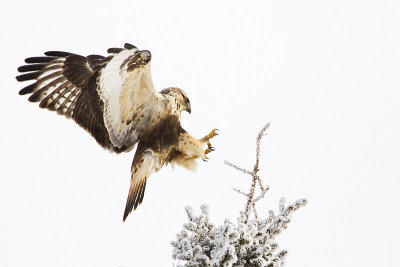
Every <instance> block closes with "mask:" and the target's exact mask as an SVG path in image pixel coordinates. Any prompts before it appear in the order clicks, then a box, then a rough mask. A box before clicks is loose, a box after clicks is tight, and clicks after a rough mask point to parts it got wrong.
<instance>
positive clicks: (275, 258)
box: [171, 123, 307, 267]
mask: <svg viewBox="0 0 400 267" xmlns="http://www.w3.org/2000/svg"><path fill="white" fill-rule="evenodd" d="M269 125H270V124H269V123H268V124H266V125H265V126H264V127H263V128H262V129H261V131H260V133H259V134H258V136H257V150H256V163H255V165H254V167H253V170H252V171H250V170H247V169H244V168H242V167H240V166H238V165H236V164H233V163H230V162H227V161H226V162H225V164H227V165H229V166H231V167H233V168H235V169H237V170H239V171H241V172H243V173H245V174H248V175H250V176H251V177H252V179H251V188H250V191H249V192H248V193H245V192H243V191H241V190H239V189H234V190H235V191H236V192H238V193H240V194H242V195H244V196H245V197H246V198H247V200H246V205H245V209H244V211H240V216H239V218H238V220H237V223H232V222H231V221H229V220H225V222H224V224H223V225H220V226H215V225H213V224H212V223H210V222H209V213H208V206H207V205H204V204H203V205H202V206H201V214H199V215H197V216H196V215H194V213H193V210H192V208H191V207H189V206H187V207H186V213H187V216H188V219H189V222H188V223H185V224H184V225H183V230H182V231H181V232H180V233H178V234H177V240H176V241H172V242H171V245H172V246H173V247H174V249H173V254H172V257H173V258H174V259H175V260H177V265H176V266H177V267H206V266H212V267H219V266H222V267H230V266H236V267H250V266H260V267H261V266H263V267H264V266H266V267H273V266H281V265H282V264H283V258H284V256H285V255H286V254H287V251H286V250H278V244H277V243H276V242H275V238H276V236H277V235H278V234H280V233H281V232H282V230H284V229H286V227H287V224H288V223H289V222H290V219H291V216H292V214H293V212H294V211H296V210H297V209H298V208H300V207H301V206H304V205H305V204H306V203H307V200H306V199H300V200H297V201H296V202H294V203H293V204H291V205H288V206H286V205H285V199H284V198H281V200H280V201H279V212H278V214H275V213H274V212H273V211H272V210H270V211H269V212H268V214H267V215H266V216H265V218H264V219H262V218H260V217H259V215H258V214H257V212H256V205H255V203H256V202H257V201H259V200H260V199H262V198H264V196H265V193H266V192H267V191H268V189H269V187H268V186H263V185H262V182H261V179H260V177H259V176H258V171H259V162H260V141H261V138H262V137H263V136H264V132H265V131H266V130H267V129H268V127H269ZM257 188H258V191H260V193H259V194H258V196H255V192H256V189H257Z"/></svg>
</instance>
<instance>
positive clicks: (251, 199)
mask: <svg viewBox="0 0 400 267" xmlns="http://www.w3.org/2000/svg"><path fill="white" fill-rule="evenodd" d="M270 125H271V123H267V124H266V125H264V127H263V128H262V129H261V131H260V132H259V133H258V135H257V139H256V163H255V164H254V167H253V171H249V170H247V169H245V168H242V167H240V166H238V165H237V164H234V163H231V162H229V161H225V164H226V165H228V166H231V167H232V168H234V169H236V170H238V171H241V172H243V173H245V174H248V175H250V176H251V177H252V182H251V188H250V192H249V193H243V192H242V191H240V190H238V189H234V190H235V191H236V192H238V193H240V194H242V195H245V196H246V197H247V203H246V208H245V211H244V215H245V220H244V223H247V221H248V220H249V217H250V213H251V210H252V209H253V212H254V216H255V217H256V218H257V212H256V208H255V202H256V201H258V200H260V199H261V198H263V197H264V195H265V193H266V192H267V191H268V189H269V188H268V187H266V188H265V189H264V186H263V185H262V182H261V179H260V177H259V176H258V175H257V173H258V171H259V164H260V143H261V138H262V137H263V136H264V135H265V131H266V130H267V129H268V128H269V126H270ZM257 182H258V185H259V187H260V189H261V194H260V195H259V196H258V197H256V198H255V199H254V193H255V190H256V185H257Z"/></svg>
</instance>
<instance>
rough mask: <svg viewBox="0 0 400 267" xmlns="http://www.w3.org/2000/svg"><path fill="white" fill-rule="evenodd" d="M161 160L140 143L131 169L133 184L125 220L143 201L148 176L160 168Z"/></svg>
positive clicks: (126, 207) (127, 201) (130, 189)
mask: <svg viewBox="0 0 400 267" xmlns="http://www.w3.org/2000/svg"><path fill="white" fill-rule="evenodd" d="M160 165H161V161H160V158H159V156H158V155H157V153H156V152H154V151H153V150H151V149H150V148H147V147H145V146H142V143H139V145H138V148H137V150H136V154H135V157H134V158H133V162H132V169H131V172H132V174H131V186H130V188H129V194H128V199H127V200H126V206H125V212H124V217H123V221H125V219H126V217H128V215H129V213H131V211H132V210H135V209H136V208H137V206H138V205H139V204H141V203H142V201H143V197H144V191H145V189H146V181H147V178H148V177H149V176H150V175H151V174H152V173H154V172H156V171H157V170H159V169H160V167H161V166H160Z"/></svg>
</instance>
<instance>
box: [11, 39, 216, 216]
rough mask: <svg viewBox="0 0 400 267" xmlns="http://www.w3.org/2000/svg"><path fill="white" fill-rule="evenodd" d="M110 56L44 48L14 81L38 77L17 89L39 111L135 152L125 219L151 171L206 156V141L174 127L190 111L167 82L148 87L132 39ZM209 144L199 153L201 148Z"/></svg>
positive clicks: (142, 55) (143, 57)
mask: <svg viewBox="0 0 400 267" xmlns="http://www.w3.org/2000/svg"><path fill="white" fill-rule="evenodd" d="M107 51H108V53H111V54H112V55H110V56H108V57H103V56H99V55H90V56H87V57H84V56H80V55H77V54H73V53H68V52H61V51H49V52H46V53H45V56H44V57H31V58H27V59H26V60H25V62H26V63H28V64H27V65H24V66H21V67H19V68H18V71H19V72H22V73H23V74H21V75H19V76H17V77H16V78H17V80H18V81H21V82H23V81H28V80H36V81H35V82H34V83H33V84H30V85H28V86H26V87H24V88H23V89H21V90H20V94H21V95H24V94H30V97H29V101H31V102H39V106H40V107H41V108H47V109H49V110H52V111H57V113H58V114H60V115H64V116H66V117H67V118H72V119H73V120H74V121H75V122H76V123H77V124H78V125H80V126H81V127H82V128H84V129H85V130H87V131H88V132H89V133H90V134H91V135H92V136H93V137H94V138H95V140H96V141H97V142H98V143H99V144H100V145H101V146H102V147H103V148H105V149H107V150H109V151H112V152H116V153H120V152H124V151H125V152H128V151H130V150H132V149H133V148H134V147H135V146H136V145H137V149H136V153H135V156H134V158H133V162H132V167H131V186H130V189H129V194H128V199H127V202H126V207H125V212H124V216H123V220H124V221H125V219H126V217H127V216H128V215H129V213H130V212H131V211H132V210H134V209H136V208H137V206H138V205H139V204H140V203H142V201H143V197H144V191H145V188H146V181H147V179H148V178H149V176H150V175H151V174H152V173H154V172H156V171H158V170H159V169H160V168H161V167H162V166H163V165H166V164H168V163H171V164H179V165H182V166H184V167H185V168H188V169H193V168H194V167H195V165H196V162H195V159H197V158H201V159H203V160H207V159H208V158H207V156H206V155H207V154H208V153H210V152H211V151H212V150H213V148H212V146H211V143H210V141H209V140H210V139H211V138H212V137H214V136H215V135H217V133H216V130H213V131H211V133H210V134H208V135H206V136H204V137H203V138H200V139H196V138H194V137H192V136H191V135H189V134H188V133H187V132H186V131H185V130H184V129H183V128H182V127H181V124H180V118H181V112H182V111H188V112H189V113H190V112H191V107H190V101H189V98H188V97H187V95H186V94H185V92H183V91H182V90H181V89H179V88H176V87H169V88H166V89H164V90H162V91H161V92H157V91H156V90H155V88H154V85H153V82H152V79H151V73H150V61H151V54H150V52H149V51H146V50H142V51H141V50H139V49H137V48H136V47H135V46H133V45H131V44H125V46H124V48H110V49H108V50H107ZM205 145H207V146H208V147H207V149H205V150H204V148H203V147H204V146H205Z"/></svg>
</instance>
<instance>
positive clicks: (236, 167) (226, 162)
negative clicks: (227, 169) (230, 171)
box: [224, 160, 253, 175]
mask: <svg viewBox="0 0 400 267" xmlns="http://www.w3.org/2000/svg"><path fill="white" fill-rule="evenodd" d="M224 163H225V164H226V165H228V166H231V167H232V168H234V169H236V170H238V171H241V172H243V173H245V174H250V175H253V173H252V172H251V171H249V170H246V169H244V168H242V167H240V166H238V165H236V164H234V163H231V162H229V161H227V160H225V162H224Z"/></svg>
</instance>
